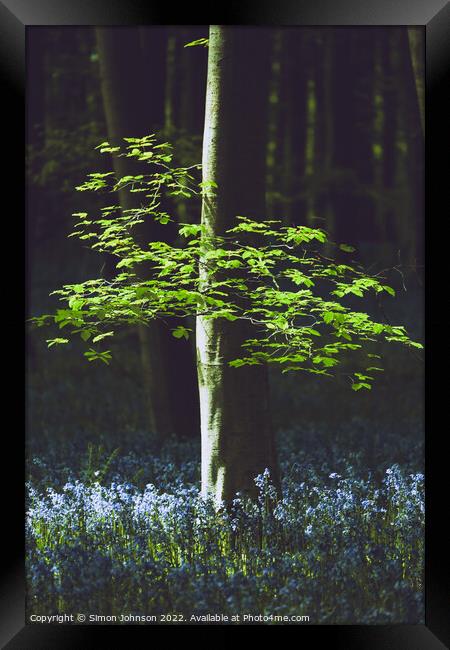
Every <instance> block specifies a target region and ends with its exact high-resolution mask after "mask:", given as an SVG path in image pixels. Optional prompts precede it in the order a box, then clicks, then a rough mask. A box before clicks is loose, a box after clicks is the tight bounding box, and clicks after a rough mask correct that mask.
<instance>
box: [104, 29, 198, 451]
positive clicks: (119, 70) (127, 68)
mask: <svg viewBox="0 0 450 650" xmlns="http://www.w3.org/2000/svg"><path fill="white" fill-rule="evenodd" d="M159 29H160V28H157V33H156V36H157V37H158V41H160V40H161V36H162V33H161V32H160V31H159ZM96 31H97V45H98V51H99V59H100V72H101V83H102V95H103V101H104V109H105V115H106V122H107V127H108V133H109V139H110V141H111V143H112V144H122V143H121V139H122V138H123V137H141V136H143V135H146V134H148V133H151V132H152V131H153V132H154V131H155V130H156V128H157V127H160V126H161V125H162V121H163V110H164V103H163V101H162V100H161V99H159V100H158V97H157V96H155V93H156V89H157V88H158V92H161V86H159V87H157V86H155V85H154V84H153V80H152V79H147V78H145V76H144V75H143V67H144V66H143V65H142V62H143V61H144V60H146V59H147V62H148V59H149V58H150V59H152V61H153V65H154V56H157V53H156V52H153V55H154V56H153V57H152V56H150V57H149V55H150V54H151V51H150V48H149V46H148V43H147V39H148V38H151V34H149V33H148V32H141V36H142V37H143V39H142V43H141V42H140V40H139V38H138V37H139V33H138V32H137V31H136V29H128V28H122V27H120V28H118V29H116V28H98V29H97V30H96ZM142 45H144V47H143V48H142ZM160 45H161V47H163V44H160ZM160 57H161V58H160V61H161V60H162V61H164V57H163V56H162V55H161V53H160ZM150 89H152V91H151V90H150ZM152 93H153V95H152ZM113 162H114V168H115V172H116V174H117V175H118V176H119V177H121V176H124V175H127V174H136V173H139V171H140V170H139V168H138V164H137V163H136V162H135V161H130V159H128V158H125V157H120V158H117V157H115V158H114V161H113ZM140 196H141V195H140V194H131V193H129V192H127V191H121V192H119V199H120V204H121V207H122V208H123V209H125V210H126V209H131V208H136V207H138V206H139V205H140ZM142 230H143V231H145V232H139V233H138V235H139V236H142V237H143V236H146V237H147V238H148V240H150V239H153V240H161V239H162V240H164V239H167V237H168V235H169V233H170V229H168V228H167V226H161V225H160V224H156V223H153V222H152V223H151V224H149V225H148V226H147V227H145V228H143V229H142ZM169 236H170V235H169ZM138 335H139V341H140V349H141V363H142V370H143V385H144V395H145V401H146V410H147V421H148V426H149V429H150V430H151V431H152V433H153V434H154V435H155V436H156V437H157V438H158V439H159V440H162V439H164V438H165V437H166V436H168V435H169V434H173V433H177V434H182V433H183V432H182V431H179V430H178V429H179V426H183V424H182V423H178V425H177V423H176V421H175V417H176V412H175V411H176V409H174V408H173V407H171V403H170V397H171V396H172V398H175V397H176V390H175V389H174V387H173V382H172V381H171V377H170V364H171V361H172V360H175V359H176V358H177V357H178V356H179V351H180V347H179V342H178V341H175V339H173V337H172V336H171V334H170V332H169V331H167V327H166V326H164V325H162V324H160V323H158V322H150V324H149V325H148V327H146V326H140V327H139V328H138ZM177 343H178V346H177V347H176V348H175V346H176V345H177ZM180 365H181V364H180ZM189 426H190V423H188V422H187V423H186V428H188V427H189Z"/></svg>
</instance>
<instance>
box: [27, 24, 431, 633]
mask: <svg viewBox="0 0 450 650" xmlns="http://www.w3.org/2000/svg"><path fill="white" fill-rule="evenodd" d="M26 48H27V50H26V62H27V67H26V200H27V221H26V258H27V259H26V265H27V278H26V281H27V313H26V319H27V328H26V346H27V349H26V359H27V360H26V441H25V446H26V450H25V451H26V477H25V480H26V485H25V492H26V494H25V496H26V521H25V534H26V543H25V564H26V620H27V622H30V623H37V624H39V623H40V624H61V623H63V624H69V625H117V626H120V625H141V626H142V625H155V624H163V625H172V626H173V625H198V624H207V625H210V624H215V625H217V624H221V625H224V624H225V625H292V624H294V625H302V626H308V625H380V626H382V625H393V624H403V625H423V624H424V623H425V604H424V603H425V591H424V571H425V564H424V563H425V555H424V540H425V505H424V504H425V500H424V499H425V496H424V480H425V415H424V407H425V393H424V386H425V365H424V344H425V334H424V329H425V308H424V294H425V270H424V269H425V254H424V247H425V243H424V242H425V235H424V233H425V28H424V27H423V26H402V25H398V26H397V25H387V26H369V25H367V26H364V25H347V26H345V25H344V26H328V25H327V26H299V25H285V26H281V25H256V24H255V25H135V26H130V25H117V26H115V25H110V26H107V25H105V26H102V25H100V26H95V25H94V26H88V25H34V26H30V27H27V34H26Z"/></svg>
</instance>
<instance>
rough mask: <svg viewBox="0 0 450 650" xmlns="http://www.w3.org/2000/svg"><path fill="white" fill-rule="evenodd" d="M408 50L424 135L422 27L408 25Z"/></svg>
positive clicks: (423, 133)
mask: <svg viewBox="0 0 450 650" xmlns="http://www.w3.org/2000/svg"><path fill="white" fill-rule="evenodd" d="M408 42H409V52H410V57H411V65H412V68H413V70H414V79H415V83H416V92H417V104H418V107H419V113H420V125H421V127H422V135H425V81H424V53H423V46H424V38H423V28H419V27H408Z"/></svg>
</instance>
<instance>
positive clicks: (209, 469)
mask: <svg viewBox="0 0 450 650" xmlns="http://www.w3.org/2000/svg"><path fill="white" fill-rule="evenodd" d="M268 51H269V40H268V32H267V30H265V29H263V28H248V29H247V28H241V27H223V26H215V25H214V26H211V27H210V37H209V58H208V80H207V92H206V114H205V131H204V139H203V161H202V166H203V181H204V182H205V183H207V185H206V187H205V194H204V198H203V206H202V225H203V226H204V227H205V232H206V234H207V236H208V237H216V236H221V235H224V234H225V232H226V230H227V229H229V228H231V227H232V226H233V221H234V219H235V217H236V215H244V216H252V217H253V218H255V219H262V218H263V217H264V215H265V155H266V126H267V98H268V88H267V83H268V79H269V58H268ZM211 183H213V185H212V186H211V185H210V184H211ZM203 261H204V262H206V260H203ZM201 263H202V260H201ZM201 268H203V271H202V274H203V281H204V283H205V285H208V283H211V282H214V277H213V276H209V277H208V275H207V273H205V270H204V269H205V268H207V266H206V267H205V266H204V267H201ZM196 332H197V364H198V381H199V388H200V417H201V429H202V490H203V492H204V493H205V494H206V493H208V494H210V493H212V494H214V495H215V497H216V499H223V500H225V501H228V500H230V499H232V498H233V495H234V494H235V493H236V491H238V490H241V491H248V492H250V493H253V492H254V489H255V485H254V481H253V479H254V477H255V476H256V475H257V474H259V473H260V472H262V471H263V470H264V469H265V468H268V469H269V470H270V472H271V475H272V477H273V478H274V479H275V480H277V476H278V470H277V460H276V452H275V444H274V436H273V429H272V424H271V422H270V411H269V382H268V375H267V367H265V366H249V367H246V368H244V369H241V372H239V371H238V370H237V369H235V368H232V367H230V366H229V362H230V361H232V360H233V359H234V358H236V357H237V356H239V355H240V348H241V346H242V344H243V343H244V342H245V340H246V339H249V338H250V337H251V324H250V323H249V322H248V321H247V322H246V321H242V322H239V323H236V322H230V321H228V320H226V319H217V320H216V319H210V318H208V316H206V317H205V316H203V315H202V314H200V315H199V316H198V317H197V328H196Z"/></svg>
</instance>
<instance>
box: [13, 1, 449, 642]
mask: <svg viewBox="0 0 450 650" xmlns="http://www.w3.org/2000/svg"><path fill="white" fill-rule="evenodd" d="M199 9H200V4H198V5H196V6H185V7H184V8H183V7H180V8H179V9H178V8H177V11H176V13H175V12H174V10H173V9H170V7H169V6H168V3H160V2H149V1H145V0H127V1H126V2H125V1H124V0H77V2H75V1H73V0H72V2H71V1H70V0H3V1H2V2H0V31H1V36H0V70H1V72H2V85H1V88H2V90H3V92H2V100H3V101H2V102H1V103H2V108H3V110H4V112H5V113H6V115H5V117H4V119H3V120H2V124H3V127H4V130H3V138H2V140H0V142H2V144H3V147H4V148H3V158H4V160H7V170H8V183H7V184H6V186H5V188H4V203H3V205H5V204H6V195H9V196H11V193H12V192H13V194H12V196H13V208H12V209H11V208H9V210H8V212H7V214H8V215H9V216H8V220H6V219H5V223H4V225H3V228H4V231H3V232H4V233H6V232H7V228H8V227H9V225H11V224H12V223H13V222H14V223H15V224H16V225H15V226H12V227H11V228H12V230H13V231H14V233H13V234H14V236H17V232H19V236H18V238H17V240H14V243H11V242H12V240H10V238H9V235H8V237H7V236H6V234H4V241H5V240H6V241H8V242H9V243H8V245H7V246H5V248H8V249H13V250H14V252H15V256H14V262H13V264H14V267H8V268H14V269H15V271H14V272H12V277H14V278H17V276H18V266H19V262H18V260H17V258H18V254H17V251H19V250H20V251H22V250H24V247H23V241H24V239H25V238H24V236H23V235H24V228H22V229H21V228H20V227H17V224H19V223H24V221H25V220H24V219H23V215H24V214H25V210H26V206H25V188H24V180H23V179H24V156H23V152H24V144H25V132H24V124H25V119H24V118H25V113H24V95H25V78H26V77H25V73H26V70H25V67H26V66H25V42H26V30H27V28H28V27H30V26H33V25H143V24H180V25H181V24H206V23H216V22H217V23H221V24H272V25H277V24H278V25H316V26H318V25H320V26H321V25H379V26H385V25H418V26H424V28H425V32H426V169H427V171H426V220H425V221H426V223H427V224H428V225H427V227H426V228H427V233H426V260H427V273H426V324H427V327H426V343H427V352H426V377H427V381H426V582H425V598H426V616H425V621H426V622H425V625H386V626H384V625H380V626H320V625H302V626H300V627H302V629H301V630H299V629H298V627H297V629H296V634H298V635H299V640H300V642H302V641H307V640H309V639H310V638H311V640H313V641H314V643H318V642H323V643H327V642H328V643H331V644H333V645H335V644H336V645H338V646H340V647H342V648H345V649H346V650H352V649H353V648H355V649H358V650H362V649H366V648H367V649H372V648H380V649H383V650H384V649H386V650H387V649H388V648H392V649H394V648H395V650H416V649H417V650H419V649H420V650H425V649H426V650H433V649H434V648H436V649H438V648H443V647H445V646H444V644H447V645H448V644H449V642H450V616H449V609H448V604H449V595H450V593H449V589H448V576H449V575H450V573H449V572H448V571H446V568H447V569H448V560H447V559H446V557H447V554H448V548H446V547H447V546H448V543H447V540H448V534H446V532H445V523H446V516H445V515H446V509H445V506H444V504H445V502H446V499H445V496H446V495H448V491H447V492H446V488H447V485H448V480H447V473H448V472H446V461H447V456H446V454H445V452H444V444H445V437H446V436H445V434H446V429H445V427H444V425H443V424H440V423H439V414H441V415H443V416H444V415H445V411H444V409H445V407H446V400H445V398H439V397H438V396H437V386H438V382H437V381H436V376H437V371H438V366H439V362H438V361H437V360H436V361H435V360H434V357H435V356H437V355H438V354H439V355H440V354H441V349H440V345H442V346H443V347H444V346H445V344H444V342H443V341H442V340H441V339H443V338H444V337H443V332H442V330H443V329H444V324H443V322H442V325H441V317H440V313H441V311H440V310H441V308H438V309H436V308H435V306H436V305H437V304H438V302H439V299H438V292H437V289H436V283H437V281H438V279H439V277H440V276H441V275H442V274H443V273H444V271H443V270H442V269H443V268H444V263H443V260H445V255H444V249H443V246H444V243H445V238H444V237H442V234H440V233H442V231H441V230H440V228H441V224H443V222H444V217H445V213H443V206H444V205H445V203H444V191H445V188H446V183H448V180H447V178H446V176H447V169H448V167H447V165H445V164H443V163H441V162H440V161H441V156H440V154H441V153H442V154H443V152H444V147H445V150H446V153H447V149H448V139H447V138H446V137H445V136H446V135H448V131H447V130H446V126H447V121H448V117H447V115H446V106H447V104H446V102H445V95H444V91H445V90H446V89H447V88H446V87H447V86H448V81H449V65H450V64H449V61H450V58H449V50H450V6H449V4H448V3H446V2H445V0H427V1H426V2H423V1H420V0H396V1H395V2H394V1H393V0H391V1H388V0H378V1H377V2H375V1H374V0H371V1H366V0H316V1H315V2H311V1H305V0H297V2H295V1H294V0H276V2H270V0H254V1H251V0H247V1H245V0H240V1H239V2H237V1H236V0H228V1H227V2H225V3H223V6H222V7H220V6H219V5H218V4H217V5H215V6H214V7H212V8H211V9H208V11H207V12H204V11H199ZM14 181H15V182H16V187H15V189H14V190H13V189H12V187H13V185H12V184H13V182H14ZM21 197H23V198H21ZM431 220H432V223H431ZM440 246H442V249H440V248H439V247H440ZM24 258H25V259H24ZM24 258H22V261H23V264H22V265H21V267H22V268H24V269H25V278H26V253H25V254H24ZM440 261H441V262H440ZM440 263H441V264H442V267H441V268H439V264H440ZM24 285H25V282H24V284H22V285H21V286H22V287H24V290H25V286H24ZM13 293H14V294H15V295H17V297H18V298H19V299H18V300H17V306H18V309H17V311H16V312H15V315H16V319H14V324H13V323H12V319H10V317H9V316H8V317H6V316H4V318H3V319H2V320H3V322H6V324H7V332H6V334H4V337H3V339H2V341H3V342H5V341H6V342H7V343H6V345H5V348H7V349H8V350H10V351H11V352H13V355H12V356H11V365H10V366H9V367H8V365H7V363H6V361H4V363H5V365H4V377H6V378H7V381H6V382H5V384H4V385H5V388H4V389H3V394H4V395H6V394H9V393H10V392H11V391H12V392H13V394H14V395H18V396H19V404H18V405H17V406H16V408H15V409H13V407H12V403H10V402H9V397H8V408H7V409H6V408H5V411H6V410H8V411H11V412H12V413H13V415H14V417H13V418H12V423H11V426H8V427H7V428H5V429H4V434H3V436H4V437H3V459H4V462H3V467H4V468H6V467H8V469H9V470H10V471H9V474H8V477H7V482H6V484H5V486H4V489H3V492H2V496H3V499H2V501H3V503H2V505H3V517H2V519H3V522H4V523H5V524H6V525H5V526H3V535H2V542H4V544H5V546H4V550H3V554H2V559H3V562H2V575H1V582H0V607H1V626H0V642H1V643H2V647H5V648H8V649H11V650H14V649H17V650H19V649H20V650H25V649H26V650H30V649H33V650H38V649H40V648H43V649H44V648H45V650H50V649H52V648H58V649H60V648H77V649H79V648H91V647H92V648H94V647H97V646H98V644H99V643H105V644H108V645H109V647H111V648H116V647H122V646H123V645H125V644H133V641H132V640H131V639H132V637H133V638H134V636H135V635H136V634H139V636H141V635H144V636H145V637H146V638H147V642H149V641H150V642H151V640H153V636H152V634H153V632H152V631H151V629H149V627H150V628H151V626H114V627H108V626H101V627H100V626H90V627H89V626H83V625H76V626H67V625H47V626H45V625H40V624H35V625H33V624H30V623H26V622H25V571H24V532H23V531H24V506H23V503H24V471H23V460H24V453H23V452H24V436H23V434H22V422H23V419H21V418H20V417H19V413H22V412H23V411H24V401H23V400H20V396H21V395H23V390H21V387H22V386H23V383H22V380H23V375H22V376H20V375H21V373H18V374H19V377H18V380H17V383H14V382H11V377H12V374H13V373H12V369H13V368H17V366H18V365H19V366H20V364H19V363H18V352H17V351H18V350H19V349H21V346H23V338H22V332H23V329H21V325H20V324H21V323H23V322H24V320H25V319H24V317H23V301H22V299H21V296H22V295H23V293H22V292H21V288H17V289H16V290H15V291H14V292H13ZM439 296H441V294H439ZM8 304H9V303H8ZM5 311H7V312H8V313H9V307H8V308H7V309H5ZM4 313H5V312H4ZM442 321H443V317H442ZM14 333H16V342H15V344H13V343H12V342H11V343H10V342H9V341H12V340H13V339H14V337H13V334H14ZM17 333H18V334H17ZM22 349H23V348H22ZM442 422H445V419H442ZM432 425H433V427H434V429H433V430H432V429H431V426H432ZM19 432H20V433H19ZM6 441H7V442H6ZM2 474H3V476H4V477H6V474H7V473H6V472H5V471H4V472H3V473H2ZM174 627H176V626H170V628H169V629H168V632H169V633H170V632H171V630H172V629H173V628H174ZM239 627H240V626H239ZM231 629H239V628H231ZM276 630H277V632H276V634H278V633H279V631H280V630H281V628H280V627H276ZM325 637H327V638H326V639H325Z"/></svg>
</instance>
